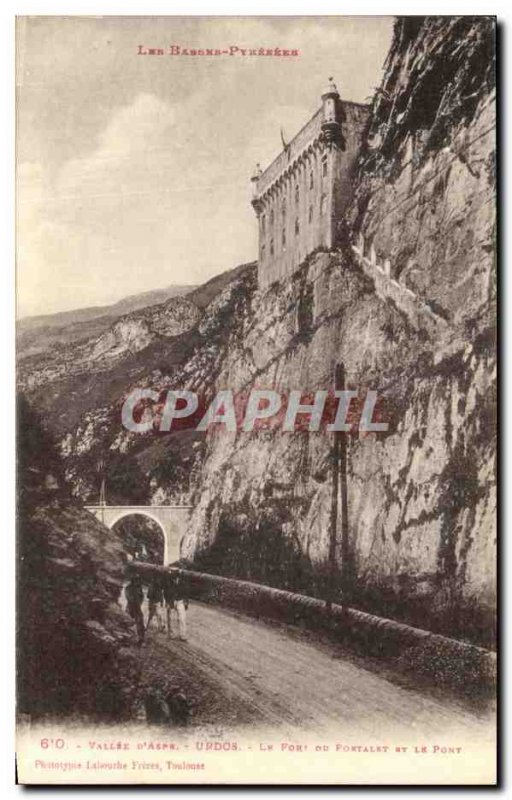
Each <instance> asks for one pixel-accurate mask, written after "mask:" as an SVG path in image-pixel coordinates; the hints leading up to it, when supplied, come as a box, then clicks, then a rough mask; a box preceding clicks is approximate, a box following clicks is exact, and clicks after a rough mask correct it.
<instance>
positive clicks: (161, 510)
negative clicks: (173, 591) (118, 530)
mask: <svg viewBox="0 0 512 800" xmlns="http://www.w3.org/2000/svg"><path fill="white" fill-rule="evenodd" d="M191 508H192V506H107V505H98V506H86V509H87V510H88V511H90V512H91V514H94V516H95V517H96V518H97V519H99V520H100V522H102V523H103V524H104V525H106V526H107V528H110V529H112V528H113V527H114V525H116V523H118V522H120V521H121V520H122V519H124V518H125V517H130V516H133V515H137V514H139V515H142V516H145V517H147V518H149V519H152V520H153V521H154V522H156V523H157V525H158V526H159V527H160V529H161V531H162V533H163V535H164V566H167V565H168V564H172V563H173V562H174V561H177V560H178V559H179V558H180V545H181V541H182V539H183V536H184V534H185V531H186V529H187V525H188V518H189V515H190V509H191Z"/></svg>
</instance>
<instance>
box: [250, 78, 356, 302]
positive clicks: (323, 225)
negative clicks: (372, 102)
mask: <svg viewBox="0 0 512 800" xmlns="http://www.w3.org/2000/svg"><path fill="white" fill-rule="evenodd" d="M367 117H368V108H367V107H366V106H363V105H360V104H358V103H350V102H345V101H342V100H341V99H340V96H339V94H338V91H337V89H336V87H335V86H334V84H332V83H330V84H329V87H328V88H327V90H326V91H325V92H324V93H323V94H322V106H321V107H320V108H319V110H318V111H317V112H316V113H315V114H314V116H313V117H312V118H311V119H310V120H309V121H308V122H307V123H306V125H305V126H304V127H303V128H302V129H301V130H300V131H299V133H298V134H297V135H296V136H295V137H294V139H292V141H291V142H290V143H289V144H288V145H287V146H286V147H285V148H284V150H283V151H282V152H281V153H280V154H279V155H278V156H277V158H276V159H274V161H273V162H272V163H271V164H270V165H269V166H268V167H267V169H266V170H265V171H263V172H262V171H261V170H259V168H258V171H257V172H256V174H255V175H254V176H253V178H252V181H253V186H254V192H253V200H252V204H253V207H254V209H255V211H256V215H257V217H258V225H259V258H258V282H259V286H260V288H262V289H265V288H266V287H268V286H269V285H270V284H271V283H273V282H274V281H276V280H280V279H281V278H284V277H285V276H287V275H290V274H292V273H293V272H294V271H295V270H296V269H297V268H298V267H299V266H300V264H302V263H303V262H304V259H305V258H306V257H307V256H308V255H309V254H310V253H312V252H313V251H314V250H317V249H327V250H329V249H331V248H333V247H334V246H335V245H336V241H337V237H338V233H339V226H340V222H341V220H342V217H343V211H344V209H345V207H346V205H347V203H348V201H349V200H350V198H351V195H352V192H351V185H352V173H353V170H354V167H355V165H356V162H357V157H358V154H359V149H360V145H361V141H362V138H363V132H364V127H365V124H366V120H367Z"/></svg>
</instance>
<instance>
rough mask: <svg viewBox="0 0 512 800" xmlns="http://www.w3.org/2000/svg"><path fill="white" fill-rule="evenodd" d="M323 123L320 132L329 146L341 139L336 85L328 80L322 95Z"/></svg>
mask: <svg viewBox="0 0 512 800" xmlns="http://www.w3.org/2000/svg"><path fill="white" fill-rule="evenodd" d="M322 109H323V121H322V131H323V134H324V136H325V140H326V141H327V143H328V144H329V145H331V144H333V143H334V142H336V141H338V140H339V139H340V138H341V103H340V95H339V93H338V89H337V88H336V84H335V83H334V81H333V79H332V78H329V83H328V85H327V88H326V89H325V90H324V92H323V93H322Z"/></svg>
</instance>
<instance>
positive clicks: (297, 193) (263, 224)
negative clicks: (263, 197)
mask: <svg viewBox="0 0 512 800" xmlns="http://www.w3.org/2000/svg"><path fill="white" fill-rule="evenodd" d="M326 175H327V158H326V157H325V156H324V158H323V159H322V177H325V176H326ZM314 186H315V177H314V174H313V172H312V171H311V172H310V175H309V188H310V189H313V188H314ZM324 198H325V195H322V200H321V202H323V201H324ZM299 202H300V189H299V185H298V184H297V185H296V186H295V205H296V206H298V205H299ZM311 208H312V207H311V206H310V207H309V213H310V219H309V221H310V222H311V219H312V211H311ZM281 216H282V220H283V224H285V221H286V199H283V201H282V204H281ZM274 221H275V217H274V209H272V210H271V211H270V226H271V227H272V226H273V225H274ZM261 232H262V234H263V236H265V233H266V215H265V214H263V215H262V217H261Z"/></svg>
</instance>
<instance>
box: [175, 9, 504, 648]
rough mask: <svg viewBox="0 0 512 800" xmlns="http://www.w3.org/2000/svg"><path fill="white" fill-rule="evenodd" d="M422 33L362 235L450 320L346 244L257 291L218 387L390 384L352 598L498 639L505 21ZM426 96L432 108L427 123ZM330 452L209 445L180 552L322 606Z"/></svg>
mask: <svg viewBox="0 0 512 800" xmlns="http://www.w3.org/2000/svg"><path fill="white" fill-rule="evenodd" d="M411 25H412V23H411V22H410V21H407V20H406V21H403V20H402V21H399V22H398V23H397V26H396V30H395V41H394V43H393V46H392V50H391V53H390V56H389V58H388V63H387V69H386V74H385V77H384V81H383V85H382V87H381V90H380V92H378V93H377V96H376V100H375V103H374V108H373V114H372V118H371V122H370V127H369V140H368V147H367V149H366V151H365V153H364V154H363V156H362V158H361V162H360V170H359V174H358V176H357V182H356V184H355V186H354V204H353V208H352V210H351V212H350V215H349V218H350V231H349V237H350V239H351V240H352V242H353V243H354V244H356V243H357V241H358V237H359V235H360V234H361V233H362V234H363V236H364V238H365V241H366V242H369V243H372V244H373V249H374V251H375V257H376V258H378V259H379V260H380V261H383V262H384V261H385V260H387V259H389V261H390V265H391V267H390V272H391V276H390V277H392V278H393V279H395V280H397V282H400V283H402V284H403V286H404V287H409V288H410V289H411V290H412V291H413V292H414V294H415V295H416V296H418V297H419V298H420V299H421V302H423V303H425V305H427V306H429V307H430V309H432V310H433V312H434V313H435V314H436V315H437V316H439V317H440V318H441V319H442V320H443V322H444V323H445V324H443V325H439V326H437V325H427V324H425V326H422V325H421V320H420V324H418V319H416V318H415V319H414V320H412V319H411V318H410V315H409V314H408V310H407V307H406V306H405V305H404V307H401V305H400V300H399V297H398V299H397V300H393V298H392V297H384V296H383V295H382V293H380V295H379V294H378V293H377V292H376V286H375V282H374V281H373V280H372V279H371V278H369V277H368V275H367V274H365V272H364V270H363V269H362V267H361V263H360V260H359V259H358V258H357V257H356V255H355V253H354V252H353V250H352V247H351V246H350V244H348V243H347V246H346V247H344V248H343V249H342V250H340V251H338V252H337V253H334V254H327V253H319V254H317V255H316V256H314V257H312V258H310V259H309V261H308V263H306V264H305V265H304V266H303V267H302V268H301V269H300V270H299V271H298V272H297V273H296V274H295V275H294V276H293V277H292V278H291V279H290V280H288V281H286V282H282V283H279V284H274V285H273V286H271V287H270V288H269V290H268V291H266V292H263V293H261V292H258V291H254V290H250V291H249V290H248V291H247V297H246V306H245V312H244V313H245V316H244V318H243V319H239V320H238V322H239V323H240V322H241V324H242V328H241V329H240V327H239V328H238V330H237V332H236V335H233V336H232V337H231V339H230V341H229V346H228V348H227V353H226V358H225V360H224V361H223V363H222V366H221V369H220V371H219V373H218V376H217V380H216V383H215V386H216V388H231V389H233V391H238V392H243V391H247V390H248V389H249V388H250V387H251V386H255V387H261V388H275V389H277V390H278V391H283V392H286V391H288V390H290V389H297V388H300V389H302V390H303V391H304V392H308V391H314V390H315V389H325V388H327V387H328V386H329V385H331V382H332V368H333V364H334V363H335V362H336V361H337V362H340V361H342V362H343V363H344V366H345V372H346V376H347V382H348V385H349V387H354V388H358V389H360V390H364V389H365V388H374V389H377V390H378V392H379V395H381V396H382V402H383V405H384V407H385V409H386V411H387V414H388V418H389V419H390V430H389V433H388V434H386V435H383V434H378V435H375V434H371V435H366V436H364V437H363V436H362V435H360V436H357V437H356V436H352V437H350V443H349V447H348V514H349V526H350V559H351V571H352V575H353V586H352V589H351V595H352V600H353V601H355V602H357V603H358V604H359V605H360V606H361V607H366V608H369V609H370V610H375V611H377V612H380V613H385V614H386V615H391V616H393V615H394V616H396V617H399V618H403V619H407V620H409V621H412V622H415V623H419V624H422V625H425V626H426V627H430V628H433V629H437V630H443V631H446V632H449V633H451V634H455V635H459V636H462V637H465V638H471V639H473V640H476V641H481V642H485V643H487V644H488V643H490V642H492V639H493V613H494V612H493V609H494V603H495V596H494V586H495V533H494V530H495V446H494V433H495V391H496V376H495V362H494V355H493V354H494V329H493V319H494V294H493V291H494V281H493V279H494V271H493V253H494V251H493V237H494V226H495V206H494V191H495V184H494V171H493V163H494V153H493V148H494V138H493V134H492V126H493V124H494V107H493V88H492V75H489V70H488V69H487V67H488V66H489V64H490V65H491V71H492V59H490V58H489V40H490V39H491V43H492V24H491V23H490V22H489V21H488V20H486V19H484V18H480V19H471V18H470V19H468V20H466V21H461V20H458V21H457V20H453V19H448V18H447V19H445V20H440V19H439V18H436V19H430V18H425V19H418V20H416V21H415V23H414V25H412V27H411ZM491 50H492V47H491ZM432 52H434V53H435V58H431V57H430V56H429V58H427V57H426V54H427V53H430V54H431V53H432ZM486 59H487V60H486ZM436 63H437V64H443V65H444V69H445V72H444V73H443V74H444V77H445V82H443V81H439V79H438V76H437V77H436V78H435V87H433V85H432V81H433V77H432V75H433V73H432V64H436ZM482 63H483V64H484V66H485V69H484V70H482V69H481V65H482ZM422 70H424V71H425V75H423V73H422ZM448 77H449V80H448ZM429 81H430V83H429ZM469 95H470V97H469V98H468V96H469ZM382 98H385V103H384V106H383V100H382ZM426 104H428V108H429V109H430V111H429V114H425V113H423V116H420V115H419V111H418V109H423V112H425V105H426ZM411 109H412V111H411ZM488 129H489V130H490V131H491V133H489V130H488ZM461 143H462V144H461ZM331 445H332V442H331V440H330V439H329V438H328V436H327V435H326V434H325V433H318V434H314V433H311V434H307V433H295V434H282V433H278V432H275V433H270V432H267V433H262V432H260V433H254V434H245V433H237V434H229V433H227V432H224V431H217V432H215V433H214V434H211V435H210V436H209V438H208V441H207V445H206V458H205V460H204V462H203V464H202V468H201V470H200V473H199V476H198V480H197V484H196V486H197V489H196V493H195V496H193V498H192V501H193V502H194V503H195V506H196V508H195V511H194V514H193V516H192V521H191V527H190V530H189V532H188V535H187V538H186V541H185V555H186V556H187V557H188V558H190V559H193V560H195V561H196V563H198V564H199V565H203V566H204V565H206V566H207V567H208V568H210V569H214V570H217V571H219V572H224V573H225V574H226V573H229V574H232V575H238V576H239V577H247V578H252V579H255V580H262V581H265V582H269V583H272V584H273V585H280V586H284V587H285V588H292V589H300V590H308V591H314V592H316V593H318V594H322V592H323V591H324V589H325V580H324V577H323V576H324V575H325V570H326V562H327V557H328V547H329V535H330V509H331V497H332V485H331V479H330V453H331ZM337 564H338V567H341V554H340V546H339V532H338V547H337Z"/></svg>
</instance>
